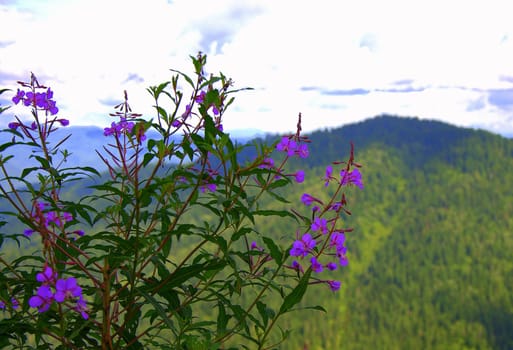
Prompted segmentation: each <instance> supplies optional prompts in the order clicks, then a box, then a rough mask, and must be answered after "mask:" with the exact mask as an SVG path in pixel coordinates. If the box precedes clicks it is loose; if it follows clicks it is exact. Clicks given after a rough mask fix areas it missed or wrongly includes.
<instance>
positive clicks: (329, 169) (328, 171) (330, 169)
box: [324, 165, 333, 187]
mask: <svg viewBox="0 0 513 350" xmlns="http://www.w3.org/2000/svg"><path fill="white" fill-rule="evenodd" d="M332 173H333V167H332V166H331V165H328V166H327V167H326V173H325V175H324V180H325V181H326V182H325V183H324V186H326V187H327V186H328V185H329V183H330V180H331V179H332V178H333V177H332V176H331V174H332Z"/></svg>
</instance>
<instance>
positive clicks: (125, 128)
mask: <svg viewBox="0 0 513 350" xmlns="http://www.w3.org/2000/svg"><path fill="white" fill-rule="evenodd" d="M134 125H135V123H134V122H129V121H126V119H125V118H121V119H120V121H119V122H112V124H111V125H110V127H109V128H104V129H103V135H105V136H110V135H115V136H120V135H121V134H130V133H131V132H132V130H133V128H134Z"/></svg>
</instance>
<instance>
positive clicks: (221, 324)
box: [217, 301, 229, 338]
mask: <svg viewBox="0 0 513 350" xmlns="http://www.w3.org/2000/svg"><path fill="white" fill-rule="evenodd" d="M217 308H218V309H219V313H218V314H217V338H220V337H221V336H222V335H224V334H225V333H226V326H227V324H228V319H229V317H228V316H227V315H226V310H225V308H224V305H223V303H222V302H221V301H218V302H217Z"/></svg>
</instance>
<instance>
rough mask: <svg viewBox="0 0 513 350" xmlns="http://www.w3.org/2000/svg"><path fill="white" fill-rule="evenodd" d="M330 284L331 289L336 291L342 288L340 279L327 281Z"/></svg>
mask: <svg viewBox="0 0 513 350" xmlns="http://www.w3.org/2000/svg"><path fill="white" fill-rule="evenodd" d="M326 282H327V283H328V285H329V286H330V289H331V290H332V291H334V292H336V291H337V290H339V289H340V281H326Z"/></svg>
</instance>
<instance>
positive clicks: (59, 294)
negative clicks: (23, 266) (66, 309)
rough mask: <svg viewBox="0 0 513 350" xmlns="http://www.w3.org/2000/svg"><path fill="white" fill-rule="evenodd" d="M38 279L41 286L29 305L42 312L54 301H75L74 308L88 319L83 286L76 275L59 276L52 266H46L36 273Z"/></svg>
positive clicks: (72, 307)
mask: <svg viewBox="0 0 513 350" xmlns="http://www.w3.org/2000/svg"><path fill="white" fill-rule="evenodd" d="M36 280H37V281H38V282H41V286H39V288H38V289H37V291H36V294H35V295H34V296H32V297H31V298H30V299H29V302H28V303H29V306H30V307H32V308H37V310H38V311H39V312H40V313H41V312H45V311H48V310H49V309H50V307H51V306H52V304H53V302H54V301H55V302H57V303H61V304H62V303H64V302H68V301H71V302H74V304H75V305H73V306H71V309H72V310H75V311H76V312H78V313H80V315H82V317H83V318H84V319H86V320H87V319H88V318H89V315H88V314H87V305H86V302H85V300H84V297H83V295H82V288H81V287H80V286H79V285H78V284H77V280H76V279H75V278H74V277H69V278H60V279H59V278H58V276H57V273H56V272H55V271H53V269H52V268H51V267H50V266H45V268H44V270H43V272H40V273H38V274H37V275H36Z"/></svg>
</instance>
